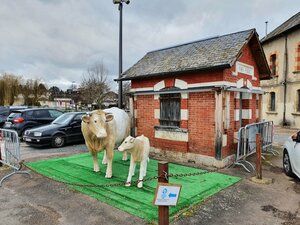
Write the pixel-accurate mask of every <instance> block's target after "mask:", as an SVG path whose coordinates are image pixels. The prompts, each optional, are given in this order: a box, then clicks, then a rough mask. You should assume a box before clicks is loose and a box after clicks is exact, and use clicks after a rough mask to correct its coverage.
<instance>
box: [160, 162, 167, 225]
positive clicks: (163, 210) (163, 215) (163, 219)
mask: <svg viewBox="0 0 300 225" xmlns="http://www.w3.org/2000/svg"><path fill="white" fill-rule="evenodd" d="M168 174H169V168H168V162H166V161H159V162H158V176H159V178H158V182H160V183H168V182H169V181H168V179H166V177H165V175H168ZM161 175H163V176H162V177H160V176H161ZM158 225H169V206H158Z"/></svg>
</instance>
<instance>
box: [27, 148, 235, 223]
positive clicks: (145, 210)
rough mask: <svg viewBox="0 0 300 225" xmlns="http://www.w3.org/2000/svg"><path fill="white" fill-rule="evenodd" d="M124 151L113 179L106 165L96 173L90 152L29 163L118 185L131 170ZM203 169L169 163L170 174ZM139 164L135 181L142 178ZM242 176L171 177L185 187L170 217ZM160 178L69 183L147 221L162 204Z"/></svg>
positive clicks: (43, 170) (51, 173)
mask: <svg viewBox="0 0 300 225" xmlns="http://www.w3.org/2000/svg"><path fill="white" fill-rule="evenodd" d="M98 155H99V157H98V158H99V163H101V162H102V157H103V154H102V153H101V154H98ZM121 159H122V154H120V153H119V152H115V156H114V161H113V178H111V179H106V178H105V171H106V165H102V164H99V165H100V170H101V171H100V172H99V173H94V172H93V161H92V157H91V156H90V154H89V153H83V154H80V155H74V156H68V157H63V158H55V159H48V160H43V161H38V162H30V163H27V164H26V165H27V166H28V167H30V168H31V169H33V170H35V171H37V172H38V173H40V174H43V175H45V176H47V177H50V178H53V179H55V180H59V181H66V182H72V183H79V184H114V183H123V182H125V181H126V178H127V175H128V169H129V160H127V161H122V160H121ZM157 164H158V161H157V160H153V159H151V160H150V162H149V164H148V168H147V176H146V178H148V177H153V176H157ZM199 171H201V170H199V169H195V168H191V167H186V166H180V165H175V164H172V163H169V173H170V174H176V173H194V172H199ZM138 174H139V165H137V169H136V172H135V176H134V177H133V178H132V181H135V180H137V179H138ZM239 180H240V178H238V177H233V176H228V175H224V174H220V173H207V174H203V175H196V176H187V177H177V178H174V177H171V178H170V179H169V183H171V184H181V185H182V189H181V193H180V198H179V201H178V205H177V206H171V207H170V209H169V215H170V219H171V220H172V218H174V216H175V215H176V214H177V213H178V212H179V211H182V210H186V209H187V208H188V207H190V206H193V205H195V204H198V203H200V202H201V201H203V200H204V199H206V198H208V197H209V196H212V195H213V194H215V193H217V192H219V191H221V190H222V189H225V188H226V187H229V186H230V185H232V184H234V183H236V182H238V181H239ZM156 186H157V180H151V181H146V182H144V186H143V188H141V189H139V188H137V187H136V186H132V187H125V186H119V187H80V186H73V185H69V187H71V188H73V189H75V190H78V191H80V192H82V193H85V194H87V195H89V196H91V197H94V198H96V199H97V200H99V201H101V202H105V203H107V204H108V205H111V206H113V207H115V208H118V209H120V210H123V211H125V212H128V213H130V214H132V215H135V216H138V217H140V218H142V219H145V220H147V221H157V218H158V211H157V210H158V209H157V208H158V207H157V206H154V205H153V204H152V202H153V198H154V194H155V189H156Z"/></svg>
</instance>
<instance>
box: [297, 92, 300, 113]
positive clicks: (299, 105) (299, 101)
mask: <svg viewBox="0 0 300 225" xmlns="http://www.w3.org/2000/svg"><path fill="white" fill-rule="evenodd" d="M297 112H300V89H298V90H297Z"/></svg>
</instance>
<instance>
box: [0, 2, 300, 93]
mask: <svg viewBox="0 0 300 225" xmlns="http://www.w3.org/2000/svg"><path fill="white" fill-rule="evenodd" d="M299 9H300V6H299V4H298V1H297V0H288V1H283V0H272V1H271V0H264V1H263V0H254V1H237V0H228V1H217V0H201V1H199V0H189V1H184V0H173V1H168V0H151V1H141V0H132V1H131V3H130V4H129V5H126V4H124V7H123V70H126V69H127V68H129V67H130V66H132V65H133V64H134V63H136V62H137V61H138V60H139V59H140V58H141V57H142V56H143V55H144V54H146V53H147V52H148V51H151V50H154V49H159V48H163V47H167V46H171V45H176V44H180V43H185V42H189V41H193V40H199V39H202V38H205V37H209V36H215V35H220V34H226V33H230V32H236V31H240V30H245V29H249V28H253V27H254V28H257V31H258V32H259V34H260V36H261V37H262V36H264V30H265V23H264V22H265V21H266V20H269V31H271V30H272V29H274V28H275V27H276V26H278V25H280V24H281V23H282V22H284V21H285V20H286V19H288V18H289V17H291V16H292V15H293V14H295V13H296V12H298V11H299ZM0 27H1V30H0V53H1V54H0V71H2V72H12V73H16V74H19V75H22V76H23V77H24V78H32V79H41V80H43V81H44V82H45V83H47V85H48V86H49V87H50V86H53V85H55V86H59V87H60V88H63V89H66V88H68V87H69V86H70V85H71V84H72V82H73V81H75V82H76V83H80V81H81V77H82V74H83V73H84V72H85V71H86V69H87V68H88V67H89V66H90V65H92V64H93V63H95V62H97V61H98V62H99V61H103V62H104V64H105V65H106V66H107V68H108V70H109V73H110V79H113V78H116V77H117V76H118V46H119V45H118V44H119V43H118V41H119V39H118V35H119V34H118V32H119V11H118V6H117V5H114V4H112V1H109V0H108V1H99V0H89V1H85V0H64V1H62V0H26V1H11V0H3V1H1V8H0Z"/></svg>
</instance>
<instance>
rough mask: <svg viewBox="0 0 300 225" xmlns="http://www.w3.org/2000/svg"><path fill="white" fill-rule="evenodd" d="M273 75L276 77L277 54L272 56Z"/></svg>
mask: <svg viewBox="0 0 300 225" xmlns="http://www.w3.org/2000/svg"><path fill="white" fill-rule="evenodd" d="M270 61H271V68H270V69H271V75H273V76H276V54H273V55H271V58H270Z"/></svg>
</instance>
